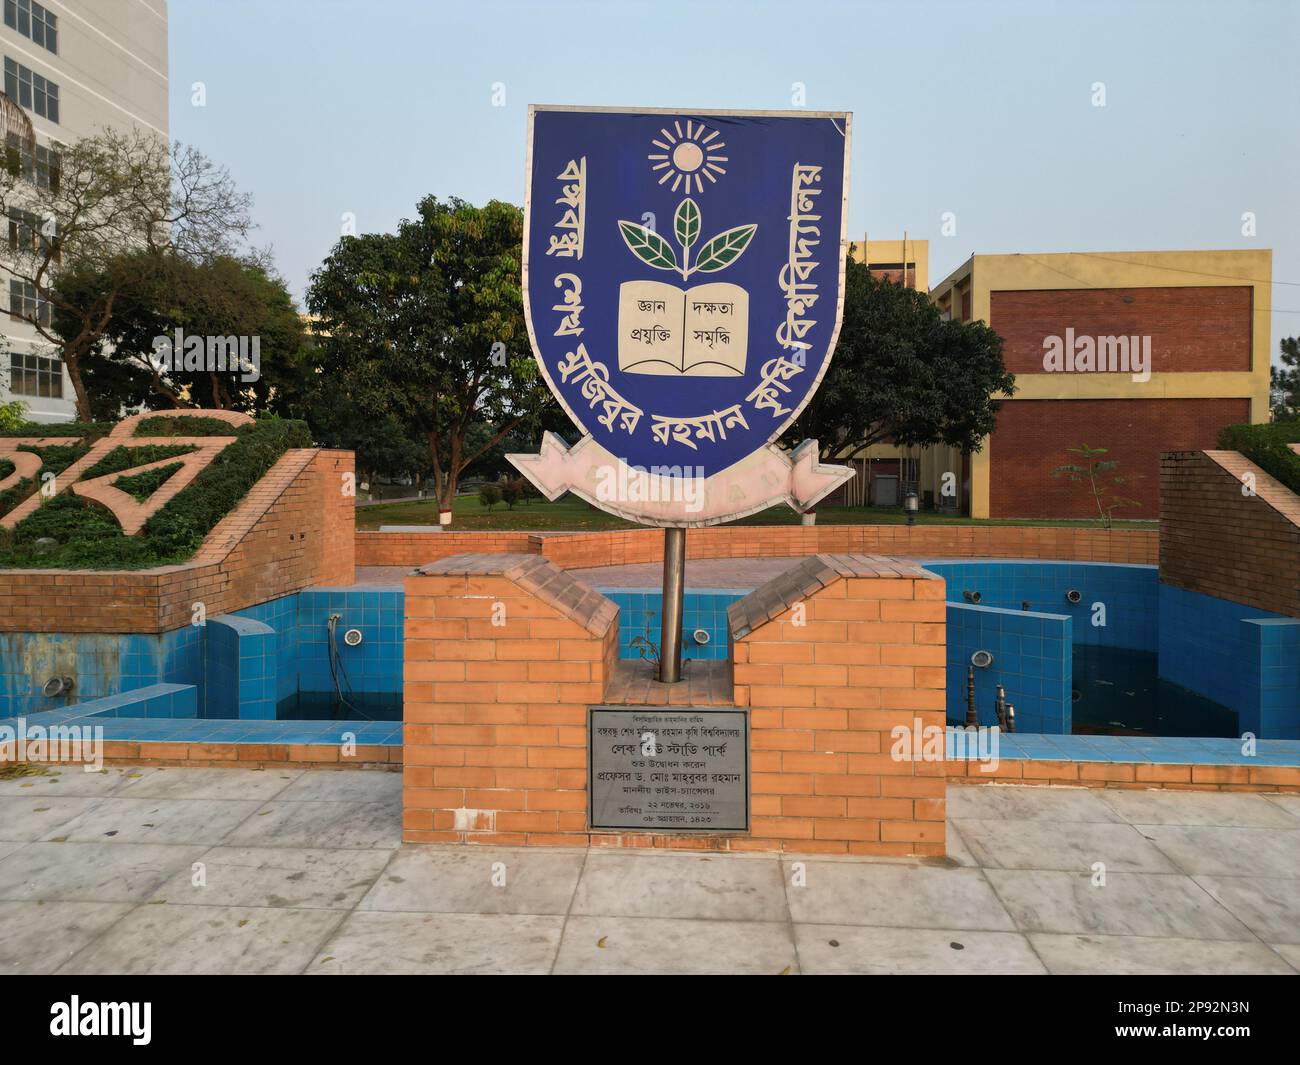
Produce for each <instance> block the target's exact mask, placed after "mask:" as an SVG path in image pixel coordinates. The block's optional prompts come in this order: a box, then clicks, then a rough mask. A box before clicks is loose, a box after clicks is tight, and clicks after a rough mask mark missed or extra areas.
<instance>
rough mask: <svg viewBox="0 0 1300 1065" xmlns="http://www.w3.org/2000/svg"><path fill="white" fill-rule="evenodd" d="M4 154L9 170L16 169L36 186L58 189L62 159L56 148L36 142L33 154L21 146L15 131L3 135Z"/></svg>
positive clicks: (53, 190) (19, 138) (21, 143)
mask: <svg viewBox="0 0 1300 1065" xmlns="http://www.w3.org/2000/svg"><path fill="white" fill-rule="evenodd" d="M5 155H6V156H7V158H6V160H5V162H6V165H7V166H8V167H9V169H10V170H11V171H12V170H17V171H18V172H19V173H21V174H22V176H23V177H24V178H26V179H27V180H28V181H30V182H31V183H32V184H33V185H35V186H36V187H37V188H41V189H49V190H50V191H51V192H58V191H59V176H60V166H61V165H62V161H63V159H62V156H61V155H60V154H59V150H58V148H56V147H53V146H52V147H49V148H46V147H44V146H43V145H40V144H38V145H37V146H36V153H35V154H34V155H33V154H32V153H31V152H29V151H27V149H26V148H25V147H24V146H23V141H22V138H21V137H19V136H18V134H17V133H9V134H6V136H5Z"/></svg>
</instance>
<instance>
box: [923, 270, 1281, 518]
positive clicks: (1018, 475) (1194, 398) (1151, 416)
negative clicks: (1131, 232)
mask: <svg viewBox="0 0 1300 1065" xmlns="http://www.w3.org/2000/svg"><path fill="white" fill-rule="evenodd" d="M1271 280H1272V252H1271V251H1270V250H1268V249H1260V250H1234V251H1186V252H1065V253H1058V254H1043V255H1027V254H1020V255H975V256H972V257H971V258H970V259H968V260H967V261H966V262H965V263H963V264H962V265H961V266H960V267H958V268H957V269H956V270H954V271H953V272H952V273H951V274H949V275H948V276H947V277H946V278H944V279H943V280H942V281H941V282H939V284H938V285H936V286H935V287H934V289H933V290H932V291H931V293H930V296H931V298H932V299H933V300H934V302H935V303H936V304H937V305H938V306H939V308H940V309H941V310H942V311H943V312H944V313H945V314H947V315H949V316H951V317H955V318H959V319H961V320H963V321H973V320H981V321H984V322H986V323H988V324H989V325H990V326H992V327H993V328H994V329H995V330H997V332H998V333H999V334H1000V335H1001V336H1002V339H1003V344H1004V349H1003V358H1004V362H1005V364H1006V367H1007V369H1008V370H1010V371H1011V372H1012V373H1014V374H1015V375H1016V394H1015V396H1014V398H1012V399H1010V400H1008V401H1006V402H1005V403H1004V404H1003V405H1002V409H1001V411H1000V412H999V414H998V421H997V428H996V429H995V430H994V432H993V434H992V436H991V437H990V438H988V439H986V440H985V442H984V445H983V447H982V448H981V450H980V451H978V452H976V453H975V454H973V455H971V456H969V466H968V469H967V470H966V475H965V476H964V477H963V481H964V482H965V483H966V484H967V486H968V488H967V490H968V493H969V503H968V505H969V512H970V514H971V515H972V516H974V517H1028V518H1052V517H1056V518H1064V517H1091V516H1096V513H1097V510H1096V505H1095V502H1094V501H1093V499H1092V497H1091V494H1090V492H1088V491H1086V490H1084V489H1082V488H1081V486H1079V485H1077V484H1072V483H1071V482H1070V481H1069V480H1068V479H1066V478H1060V477H1054V476H1052V471H1053V470H1054V469H1055V468H1056V467H1058V466H1061V465H1063V464H1066V463H1068V462H1071V461H1077V459H1072V457H1071V456H1070V454H1069V452H1068V449H1069V448H1078V447H1080V446H1081V445H1082V444H1087V445H1089V446H1090V447H1093V448H1106V449H1107V452H1108V454H1107V456H1106V458H1107V460H1114V461H1117V462H1118V463H1119V468H1118V470H1116V471H1115V472H1116V473H1118V474H1119V475H1121V476H1123V477H1124V480H1125V483H1124V485H1123V486H1122V487H1121V488H1120V489H1119V491H1120V492H1121V493H1122V494H1123V495H1124V496H1125V497H1127V498H1130V499H1132V500H1134V501H1135V502H1136V503H1137V504H1138V505H1137V506H1133V507H1125V508H1123V509H1122V510H1119V511H1116V516H1117V517H1121V518H1130V519H1148V520H1149V519H1154V518H1156V517H1157V516H1158V513H1159V456H1160V453H1161V452H1162V451H1173V450H1184V449H1200V448H1213V447H1214V446H1215V438H1216V436H1217V433H1218V431H1219V429H1220V428H1222V427H1223V426H1224V425H1230V424H1234V423H1241V422H1263V421H1267V420H1268V406H1269V404H1268V399H1269V360H1270V355H1271V349H1272V345H1271V339H1270V329H1269V311H1270V307H1271V304H1270V284H1271Z"/></svg>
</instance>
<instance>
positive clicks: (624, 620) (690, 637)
mask: <svg viewBox="0 0 1300 1065" xmlns="http://www.w3.org/2000/svg"><path fill="white" fill-rule="evenodd" d="M597 591H599V592H601V593H602V594H603V595H606V596H608V597H609V598H610V599H612V600H613V601H614V602H615V603H616V604H617V605H618V653H619V657H620V658H625V659H635V658H643V657H648V658H654V654H646V655H643V654H642V653H641V650H642V648H643V647H646V645H647V643H648V644H652V645H653V648H654V652H655V653H656V654H657V652H658V648H659V641H660V639H661V637H662V635H663V634H662V633H661V631H660V627H661V626H662V624H663V592H661V591H659V590H657V589H653V588H598V589H597ZM748 594H749V592H748V589H736V588H697V589H694V590H691V591H687V592H686V593H685V595H684V596H683V600H684V601H683V603H682V658H683V659H684V660H689V659H692V658H694V659H704V660H708V661H723V660H724V659H725V658H726V657H727V635H728V630H727V607H729V606H730V605H731V604H732V603H734V602H735V601H736V600H737V599H743V598H744V597H745V596H746V595H748ZM638 637H639V638H640V641H638V642H635V643H634V641H637V638H638ZM647 649H648V648H647Z"/></svg>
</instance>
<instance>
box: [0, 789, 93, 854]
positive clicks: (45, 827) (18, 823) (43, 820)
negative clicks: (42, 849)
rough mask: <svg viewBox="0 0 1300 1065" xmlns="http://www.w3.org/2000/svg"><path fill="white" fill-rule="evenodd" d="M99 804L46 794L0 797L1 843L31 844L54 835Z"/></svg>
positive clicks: (80, 798) (71, 797)
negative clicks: (43, 837)
mask: <svg viewBox="0 0 1300 1065" xmlns="http://www.w3.org/2000/svg"><path fill="white" fill-rule="evenodd" d="M101 801H102V800H100V799H95V798H89V797H82V796H64V795H51V794H49V793H48V792H41V793H39V794H35V795H23V796H17V795H3V796H0V842H5V843H12V842H15V841H17V842H20V843H30V842H31V841H32V840H37V839H40V838H41V837H42V836H45V835H48V834H50V833H54V834H56V835H57V834H58V831H59V830H60V829H61V828H62V826H65V825H67V824H68V822H70V821H73V820H75V819H76V818H78V817H80V816H81V815H82V814H84V813H85V812H86V811H87V810H89V809H90V808H91V807H93V806H94V805H95V804H96V803H98V802H101Z"/></svg>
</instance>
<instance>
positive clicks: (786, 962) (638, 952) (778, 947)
mask: <svg viewBox="0 0 1300 1065" xmlns="http://www.w3.org/2000/svg"><path fill="white" fill-rule="evenodd" d="M555 971H556V972H557V973H569V974H583V975H589V976H590V975H600V976H605V975H609V976H612V975H619V974H632V973H644V974H656V975H702V974H709V973H736V974H747V975H760V976H762V975H766V976H776V975H780V974H787V975H790V974H794V973H797V972H798V967H797V964H796V959H795V951H794V945H793V944H792V943H791V941H790V928H789V925H788V924H786V923H784V922H761V921H719V920H711V921H692V920H675V919H669V918H656V917H577V916H574V917H570V918H569V921H568V923H567V924H566V925H565V928H564V939H563V940H562V941H561V943H560V956H559V959H558V960H557V961H556V963H555Z"/></svg>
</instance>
